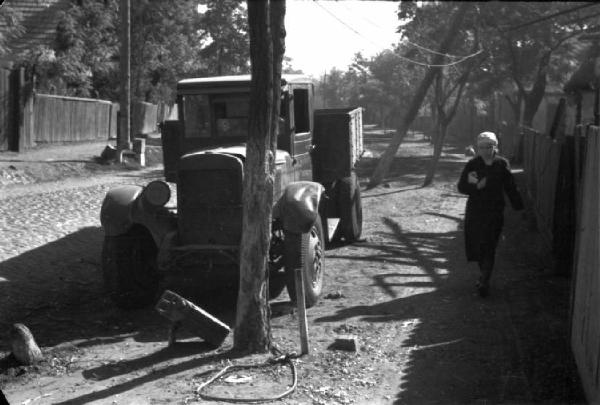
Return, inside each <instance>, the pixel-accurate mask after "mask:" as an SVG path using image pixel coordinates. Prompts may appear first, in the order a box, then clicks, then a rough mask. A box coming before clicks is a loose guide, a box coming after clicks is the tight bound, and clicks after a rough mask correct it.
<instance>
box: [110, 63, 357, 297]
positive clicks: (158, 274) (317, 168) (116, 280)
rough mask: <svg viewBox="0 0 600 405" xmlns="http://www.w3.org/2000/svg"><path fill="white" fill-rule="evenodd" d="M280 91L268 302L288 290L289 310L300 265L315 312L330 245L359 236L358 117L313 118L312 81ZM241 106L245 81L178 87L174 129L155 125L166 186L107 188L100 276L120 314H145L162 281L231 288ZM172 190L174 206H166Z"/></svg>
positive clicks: (349, 111) (317, 114)
mask: <svg viewBox="0 0 600 405" xmlns="http://www.w3.org/2000/svg"><path fill="white" fill-rule="evenodd" d="M281 83H282V95H281V118H280V120H279V121H280V134H279V137H278V141H277V147H278V149H277V152H276V158H275V160H276V176H275V184H274V201H273V211H272V213H273V215H272V216H273V223H272V238H271V246H270V252H269V294H270V296H271V298H274V297H275V296H277V295H278V294H280V293H281V292H282V291H283V289H284V288H286V287H287V290H288V293H289V295H290V298H291V299H292V300H294V299H295V284H294V275H293V270H292V263H294V262H295V263H303V275H304V281H305V296H306V303H307V306H312V305H314V304H315V303H316V302H317V300H318V299H319V296H320V294H321V291H322V287H323V271H324V270H325V268H324V258H325V246H326V243H328V242H329V241H331V240H332V239H333V238H336V239H337V238H339V239H343V240H345V241H347V242H352V241H355V240H356V239H358V238H359V237H360V234H361V231H362V204H361V198H360V187H359V183H358V179H357V176H356V173H355V165H356V163H357V162H358V160H359V159H360V157H361V154H362V152H363V140H362V110H361V108H346V109H326V110H314V108H313V105H314V100H313V97H314V94H313V85H312V83H311V81H310V79H308V78H306V77H302V76H297V75H287V76H285V75H284V77H282V82H281ZM249 103H250V76H248V75H246V76H220V77H210V78H197V79H185V80H181V81H179V82H178V84H177V106H178V119H177V120H173V121H165V122H163V123H162V125H161V138H162V145H163V156H164V174H165V180H166V182H165V181H161V180H155V181H151V182H150V183H148V184H147V185H146V186H145V187H142V186H138V185H123V186H119V187H115V188H113V189H111V190H109V191H108V193H107V195H106V196H105V198H104V201H103V204H102V208H101V213H100V219H101V223H102V227H103V229H104V234H105V238H104V245H103V249H102V269H103V276H104V282H105V286H106V288H107V290H108V293H109V294H110V296H111V298H112V299H113V301H114V302H115V303H116V304H117V306H119V307H123V308H132V307H141V306H145V305H149V304H151V303H152V302H153V301H154V300H155V299H156V298H157V294H158V293H159V291H158V290H159V287H160V286H161V285H163V283H164V282H165V280H167V283H168V284H169V285H176V286H178V287H170V288H172V289H176V288H180V289H183V290H185V289H186V288H187V289H192V290H193V289H202V288H203V287H205V286H207V285H213V284H216V285H223V284H225V285H226V284H227V283H229V284H230V286H231V288H237V287H236V285H237V282H238V278H239V250H240V241H241V234H242V199H243V195H242V182H243V176H244V160H245V156H246V148H245V144H244V142H245V141H246V138H247V125H248V111H249ZM167 182H169V183H171V186H172V187H170V186H169V184H167ZM171 188H176V197H177V198H176V203H173V202H171V203H168V202H169V201H172V200H173V199H172V198H171ZM336 222H337V226H336V227H335V230H334V226H333V225H334V224H335V223H336ZM182 293H183V294H188V295H189V293H187V292H186V291H183V292H182Z"/></svg>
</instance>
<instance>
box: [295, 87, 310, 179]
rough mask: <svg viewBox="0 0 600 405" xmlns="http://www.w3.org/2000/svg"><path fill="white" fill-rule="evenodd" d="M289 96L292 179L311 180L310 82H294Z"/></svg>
mask: <svg viewBox="0 0 600 405" xmlns="http://www.w3.org/2000/svg"><path fill="white" fill-rule="evenodd" d="M290 93H291V94H290V96H291V98H292V105H293V108H292V109H291V110H292V111H290V113H291V114H290V121H291V125H292V139H293V144H292V156H293V158H294V180H295V181H301V180H312V157H311V151H312V134H313V122H312V109H313V106H312V98H313V88H312V84H308V83H307V84H294V85H292V86H291V92H290Z"/></svg>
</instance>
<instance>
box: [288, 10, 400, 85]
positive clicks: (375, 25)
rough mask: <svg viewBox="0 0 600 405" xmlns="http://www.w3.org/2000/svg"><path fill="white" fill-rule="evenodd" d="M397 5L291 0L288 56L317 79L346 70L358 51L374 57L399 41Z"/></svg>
mask: <svg viewBox="0 0 600 405" xmlns="http://www.w3.org/2000/svg"><path fill="white" fill-rule="evenodd" d="M398 5H399V3H398V2H392V1H354V0H352V1H350V0H342V1H331V0H328V1H324V0H318V1H315V0H288V1H287V2H286V16H285V26H286V33H287V35H286V38H285V47H286V53H285V54H286V56H288V57H290V58H292V67H294V68H295V69H302V70H303V71H304V73H305V74H310V75H313V76H315V77H319V76H321V75H323V73H324V72H325V71H329V70H331V68H332V67H334V66H335V67H336V68H338V69H340V70H346V69H347V67H348V65H349V64H350V63H351V61H352V58H353V56H354V54H355V53H356V52H358V51H360V52H361V53H362V55H363V56H364V57H370V56H374V55H375V54H377V53H378V52H380V51H382V50H383V49H386V48H391V46H392V44H394V43H396V42H398V39H399V38H400V35H399V34H397V33H396V28H397V27H398V17H397V16H396V12H397V10H398Z"/></svg>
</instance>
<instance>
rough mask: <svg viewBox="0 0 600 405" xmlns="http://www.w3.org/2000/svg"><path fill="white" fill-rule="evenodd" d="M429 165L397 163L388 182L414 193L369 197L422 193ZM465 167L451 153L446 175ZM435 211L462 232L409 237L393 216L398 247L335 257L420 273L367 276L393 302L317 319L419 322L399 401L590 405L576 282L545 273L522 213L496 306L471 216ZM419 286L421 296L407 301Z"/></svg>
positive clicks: (372, 247) (512, 216)
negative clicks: (575, 340) (477, 256)
mask: <svg viewBox="0 0 600 405" xmlns="http://www.w3.org/2000/svg"><path fill="white" fill-rule="evenodd" d="M445 151H446V149H445ZM450 151H452V149H450ZM459 151H460V147H457V148H454V153H459ZM428 161H429V157H425V156H417V157H414V156H406V157H403V156H396V157H395V159H394V161H393V164H392V167H391V170H390V172H389V173H388V176H387V178H386V181H387V182H392V181H393V182H404V184H402V185H403V186H405V187H402V188H401V189H400V190H396V191H390V192H389V193H386V191H385V188H382V187H379V188H377V189H375V190H373V192H372V193H374V194H372V195H371V194H370V195H368V196H366V197H365V198H373V197H378V196H383V195H386V194H391V193H402V192H406V191H409V190H415V189H417V188H419V187H420V183H421V181H422V177H423V175H424V168H425V167H426V164H427V162H428ZM375 164H376V160H375V159H367V160H366V161H364V162H362V164H361V166H360V167H359V169H358V170H359V173H360V176H361V178H365V177H368V176H369V175H370V173H371V172H372V170H373V169H374V166H375ZM463 165H464V159H463V160H458V159H457V160H454V159H453V158H452V156H449V157H448V156H446V157H445V158H444V159H442V160H441V161H440V165H439V166H438V173H437V176H438V177H437V178H438V179H440V180H443V181H450V182H451V183H453V182H455V181H456V179H457V176H458V174H459V173H460V170H461V168H462V166H463ZM375 193H376V194H375ZM428 214H429V215H433V216H436V215H437V216H439V217H443V218H446V219H451V220H454V221H456V223H457V228H456V230H455V231H450V232H407V231H405V230H404V229H403V227H402V224H401V223H399V222H397V221H396V220H395V219H394V218H390V217H384V218H381V225H382V230H380V231H379V233H382V234H386V235H388V236H389V239H393V240H395V241H396V243H393V244H392V243H390V244H386V245H380V244H374V243H368V242H366V243H364V242H363V243H358V244H357V245H359V246H365V247H368V248H369V251H371V252H374V253H372V254H370V255H365V256H361V257H355V256H347V257H345V256H340V255H337V256H335V254H336V253H335V252H332V253H331V256H334V257H339V258H346V259H352V260H364V261H365V263H367V262H378V261H379V262H382V263H383V262H385V263H387V264H388V265H389V266H394V265H399V266H402V265H403V266H414V267H418V268H419V270H420V271H416V272H410V271H404V272H400V271H398V272H394V271H392V272H387V273H375V274H374V272H372V271H369V270H365V271H363V273H364V276H365V277H369V278H370V279H371V280H372V285H375V286H377V287H378V288H379V289H380V291H382V292H384V293H385V294H386V295H387V296H388V297H389V299H388V300H386V301H384V302H378V303H376V304H373V305H355V306H347V307H344V308H341V309H339V310H337V311H336V312H335V313H332V314H331V315H327V316H323V317H320V318H318V319H317V320H316V321H317V322H320V323H328V322H331V323H332V324H335V323H336V322H340V321H347V320H349V319H351V318H359V319H360V320H362V321H367V322H372V323H385V322H390V321H391V322H393V324H396V325H397V324H402V323H411V322H416V326H415V327H414V328H413V330H412V334H411V335H410V336H409V337H408V338H407V339H406V340H404V341H403V343H402V351H403V352H405V353H407V354H406V356H405V357H404V358H402V359H399V360H398V361H399V362H400V363H402V364H401V367H399V368H403V370H404V371H403V375H402V377H401V378H400V381H401V382H400V385H399V386H398V391H397V392H398V393H397V396H396V398H395V403H398V404H489V403H511V404H513V403H522V404H529V403H532V402H541V403H554V404H565V403H571V404H573V403H584V401H585V400H584V395H583V392H582V389H581V385H580V381H579V379H578V375H577V371H576V366H575V364H574V361H573V358H572V354H571V351H570V347H569V340H568V328H569V319H568V308H569V289H570V286H569V285H570V280H569V278H566V277H563V276H556V275H552V274H550V273H548V272H543V271H541V270H542V269H543V267H542V265H541V264H540V261H539V257H536V255H534V254H532V253H533V252H532V249H531V248H532V246H534V245H539V241H538V240H537V239H538V236H537V233H536V232H535V230H532V229H530V228H528V227H527V226H526V224H525V223H524V221H523V218H522V213H516V212H514V211H511V210H510V209H507V211H506V221H505V230H504V236H505V238H503V240H502V241H501V243H500V245H499V250H498V253H497V264H496V269H495V273H494V282H493V289H492V295H491V296H490V297H488V298H486V299H483V298H481V297H479V296H478V295H477V293H476V290H475V281H476V277H477V270H476V266H475V265H474V264H467V263H466V261H465V258H464V253H463V250H464V238H463V235H462V229H461V228H462V218H456V217H452V216H449V215H447V214H445V213H443V212H438V213H436V212H431V213H428ZM405 268H406V267H405ZM413 273H414V274H413ZM399 287H400V289H399ZM410 288H413V289H417V291H421V292H416V293H414V294H412V295H406V294H405V293H406V291H407V289H410ZM398 291H402V292H403V295H402V296H399V295H398ZM423 291H424V292H423ZM399 366H400V365H399Z"/></svg>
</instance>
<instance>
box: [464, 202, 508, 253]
mask: <svg viewBox="0 0 600 405" xmlns="http://www.w3.org/2000/svg"><path fill="white" fill-rule="evenodd" d="M503 225H504V213H503V212H502V211H500V210H494V211H486V212H481V211H475V210H473V211H470V210H467V212H466V214H465V251H466V254H467V260H468V261H470V262H472V261H479V260H481V258H482V257H484V256H488V255H492V257H493V255H494V254H495V253H496V246H497V244H498V238H499V237H500V233H501V232H502V226H503Z"/></svg>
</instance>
